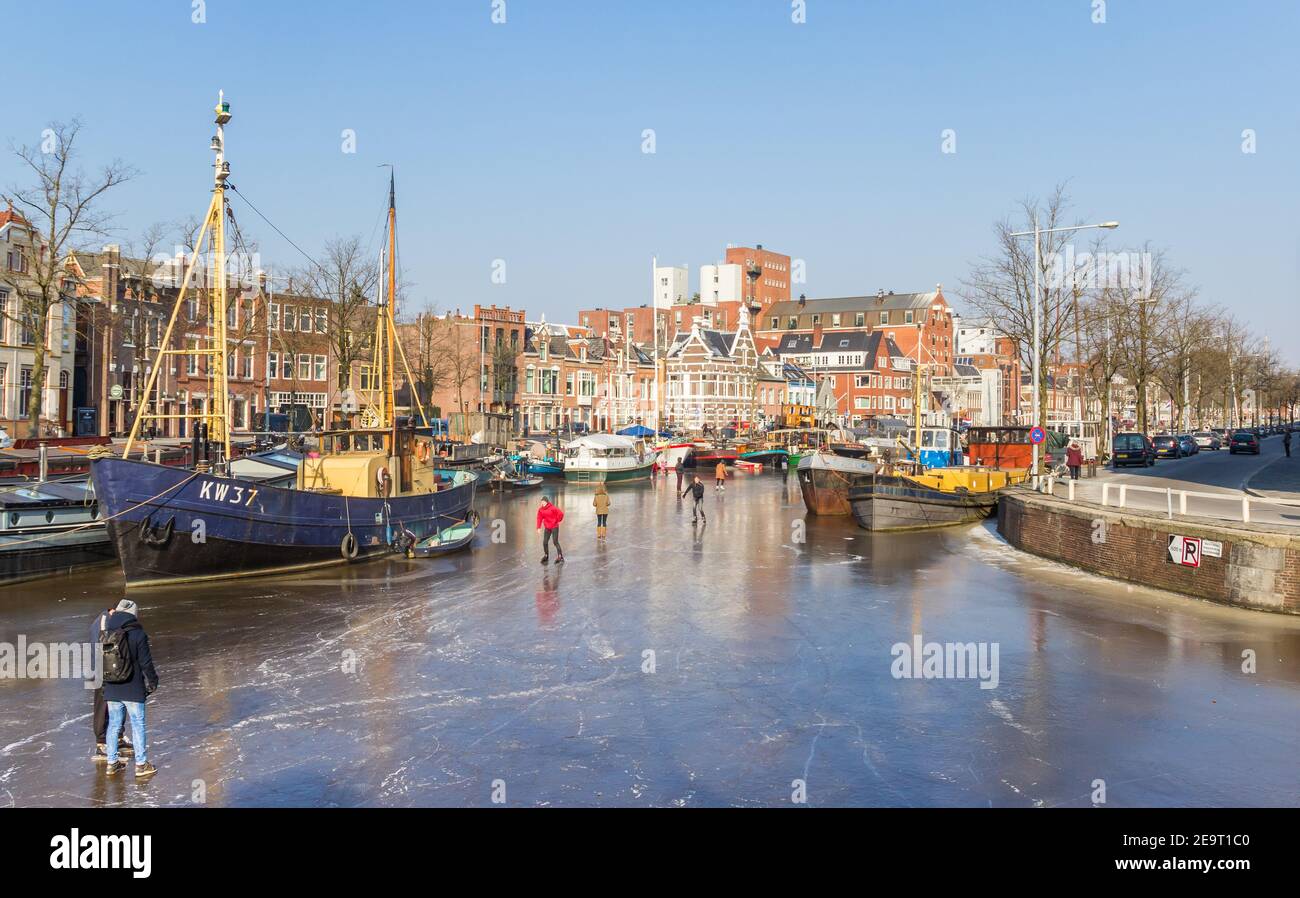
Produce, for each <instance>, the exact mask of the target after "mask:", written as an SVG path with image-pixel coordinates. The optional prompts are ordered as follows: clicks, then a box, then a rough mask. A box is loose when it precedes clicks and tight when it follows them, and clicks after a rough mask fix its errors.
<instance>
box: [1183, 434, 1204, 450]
mask: <svg viewBox="0 0 1300 898" xmlns="http://www.w3.org/2000/svg"><path fill="white" fill-rule="evenodd" d="M1178 448H1179V449H1181V450H1182V451H1183V455H1195V454H1196V453H1198V452H1200V451H1201V447H1200V446H1198V445H1196V440H1195V439H1194V438H1193V437H1192V435H1191V434H1190V433H1180V434H1179V435H1178Z"/></svg>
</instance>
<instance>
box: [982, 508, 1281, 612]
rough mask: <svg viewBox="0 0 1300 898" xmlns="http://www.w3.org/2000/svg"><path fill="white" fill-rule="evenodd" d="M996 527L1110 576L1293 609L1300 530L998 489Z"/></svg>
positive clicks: (1016, 540) (1033, 548) (1036, 550)
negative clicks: (1146, 510) (1105, 505)
mask: <svg viewBox="0 0 1300 898" xmlns="http://www.w3.org/2000/svg"><path fill="white" fill-rule="evenodd" d="M998 532H999V533H1001V534H1002V536H1003V537H1004V538H1006V540H1007V541H1008V542H1009V543H1010V544H1011V545H1013V546H1015V547H1016V548H1018V549H1022V550H1024V551H1026V552H1031V553H1033V554H1034V555H1039V556H1041V557H1043V558H1048V559H1051V560H1053V561H1060V562H1064V563H1066V564H1070V565H1073V566H1075V567H1078V568H1082V569H1083V570H1086V571H1089V572H1091V573H1095V574H1101V575H1103V576H1106V577H1111V578H1114V579H1117V580H1125V581H1128V582H1131V583H1141V584H1142V585H1144V586H1151V587H1156V588H1158V589H1164V590H1168V591H1170V592H1176V593H1180V594H1182V595H1186V596H1191V597H1193V598H1198V599H1208V600H1209V601H1212V602H1220V603H1223V604H1226V605H1235V606H1238V607H1241V608H1251V609H1255V610H1262V611H1275V612H1281V613H1285V614H1300V535H1297V534H1295V533H1288V532H1283V531H1278V530H1274V529H1270V528H1268V527H1264V526H1261V525H1254V524H1234V523H1227V522H1218V521H1213V520H1210V519H1206V518H1196V519H1189V518H1175V519H1170V518H1169V517H1168V516H1167V515H1160V514H1157V513H1153V512H1145V511H1140V510H1136V509H1125V510H1123V511H1117V510H1115V509H1111V508H1107V507H1103V506H1100V505H1087V504H1081V503H1078V502H1069V501H1067V500H1065V499H1061V498H1056V497H1053V496H1049V495H1044V494H1041V493H1036V492H1034V491H1032V490H1030V489H1027V488H1017V489H1014V490H1010V491H1007V492H1006V493H1004V494H1003V496H1002V498H1001V500H1000V501H999V503H998Z"/></svg>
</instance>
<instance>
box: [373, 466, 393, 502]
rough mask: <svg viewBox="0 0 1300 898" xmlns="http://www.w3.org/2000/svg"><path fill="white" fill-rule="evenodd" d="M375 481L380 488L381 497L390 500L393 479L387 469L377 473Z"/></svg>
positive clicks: (381, 469)
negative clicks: (389, 493) (389, 494)
mask: <svg viewBox="0 0 1300 898" xmlns="http://www.w3.org/2000/svg"><path fill="white" fill-rule="evenodd" d="M375 480H376V482H377V483H378V486H379V495H381V496H383V497H384V498H385V499H387V498H388V492H389V490H390V489H392V486H393V478H392V477H391V476H389V474H388V469H387V468H380V469H379V470H378V471H376V472H375Z"/></svg>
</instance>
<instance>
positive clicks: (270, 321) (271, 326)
mask: <svg viewBox="0 0 1300 898" xmlns="http://www.w3.org/2000/svg"><path fill="white" fill-rule="evenodd" d="M267 308H268V311H267V314H266V328H267V330H273V331H278V330H279V329H280V304H279V303H278V302H273V303H271V304H270V306H268V307H267Z"/></svg>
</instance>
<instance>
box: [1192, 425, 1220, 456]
mask: <svg viewBox="0 0 1300 898" xmlns="http://www.w3.org/2000/svg"><path fill="white" fill-rule="evenodd" d="M1192 439H1194V440H1195V441H1196V445H1197V447H1198V448H1200V449H1209V450H1211V451H1213V452H1218V451H1219V450H1220V449H1222V448H1223V443H1222V441H1220V440H1219V435H1218V434H1217V433H1211V432H1210V431H1208V430H1205V431H1202V432H1200V433H1196V434H1192Z"/></svg>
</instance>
